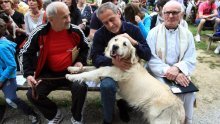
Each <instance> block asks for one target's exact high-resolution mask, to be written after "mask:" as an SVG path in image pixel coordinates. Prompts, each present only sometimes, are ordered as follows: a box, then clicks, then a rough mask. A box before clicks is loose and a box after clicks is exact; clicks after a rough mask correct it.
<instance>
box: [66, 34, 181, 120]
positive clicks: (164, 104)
mask: <svg viewBox="0 0 220 124" xmlns="http://www.w3.org/2000/svg"><path fill="white" fill-rule="evenodd" d="M105 55H106V56H107V57H110V58H111V57H115V56H116V55H118V56H120V57H121V58H127V59H128V58H130V60H131V63H132V67H131V68H130V69H129V70H126V71H123V70H121V69H119V68H117V67H115V66H106V67H100V68H98V69H95V70H92V71H88V70H87V69H88V68H87V67H84V69H85V70H83V71H88V72H83V73H80V74H67V75H66V78H67V79H68V80H70V81H95V82H99V81H100V78H102V77H111V78H113V79H114V80H115V81H117V82H118V86H119V94H120V96H121V97H122V98H123V99H125V100H126V101H127V102H128V103H129V104H130V105H131V106H133V107H136V108H138V109H139V110H141V111H142V112H143V114H144V119H147V120H148V121H149V123H150V124H183V123H184V120H185V111H184V108H183V103H182V101H181V100H180V99H179V98H178V97H177V96H175V95H174V94H173V93H172V92H171V91H170V89H169V87H168V86H167V85H166V84H163V83H161V82H159V81H158V80H157V79H155V78H154V77H152V76H151V75H150V74H149V73H148V72H147V71H146V69H145V68H144V67H143V66H142V65H141V64H139V62H138V57H137V56H136V49H135V48H134V47H133V46H132V44H131V43H130V41H129V40H128V39H127V38H125V37H122V36H120V35H119V36H116V37H114V38H112V39H111V40H110V41H109V44H108V46H107V48H106V50H105ZM90 69H94V68H89V70H90ZM68 70H69V71H70V72H76V71H82V70H80V69H79V68H76V67H68Z"/></svg>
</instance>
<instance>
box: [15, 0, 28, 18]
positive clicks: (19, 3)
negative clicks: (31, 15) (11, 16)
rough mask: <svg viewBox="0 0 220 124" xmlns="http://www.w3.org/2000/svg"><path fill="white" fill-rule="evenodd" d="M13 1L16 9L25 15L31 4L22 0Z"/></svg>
mask: <svg viewBox="0 0 220 124" xmlns="http://www.w3.org/2000/svg"><path fill="white" fill-rule="evenodd" d="M13 1H14V9H15V10H16V11H18V12H20V13H22V14H23V15H25V13H26V12H27V11H28V10H29V6H28V5H27V4H26V3H25V2H23V1H22V0H13Z"/></svg>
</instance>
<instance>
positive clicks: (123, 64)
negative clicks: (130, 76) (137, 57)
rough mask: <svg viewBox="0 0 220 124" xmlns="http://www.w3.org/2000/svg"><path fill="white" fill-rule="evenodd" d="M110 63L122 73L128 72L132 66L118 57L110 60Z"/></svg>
mask: <svg viewBox="0 0 220 124" xmlns="http://www.w3.org/2000/svg"><path fill="white" fill-rule="evenodd" d="M112 63H113V64H114V65H115V66H116V67H118V68H120V69H121V70H123V71H125V70H128V69H129V68H130V67H131V65H132V64H131V61H130V60H129V59H127V60H126V59H121V58H120V57H119V56H116V57H115V58H112Z"/></svg>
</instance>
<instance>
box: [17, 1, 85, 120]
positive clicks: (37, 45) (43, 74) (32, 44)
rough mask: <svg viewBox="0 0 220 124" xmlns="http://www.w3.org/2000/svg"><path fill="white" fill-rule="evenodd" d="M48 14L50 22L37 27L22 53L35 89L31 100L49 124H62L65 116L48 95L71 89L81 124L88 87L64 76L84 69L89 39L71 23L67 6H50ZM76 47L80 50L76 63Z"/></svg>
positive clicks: (26, 73)
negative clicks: (73, 67) (52, 92)
mask: <svg viewBox="0 0 220 124" xmlns="http://www.w3.org/2000/svg"><path fill="white" fill-rule="evenodd" d="M46 15H47V18H48V21H49V23H47V24H45V25H42V26H39V27H37V28H36V29H35V30H34V31H33V32H32V33H31V34H30V36H29V39H28V41H27V42H26V43H25V45H24V47H23V49H22V50H21V61H22V64H23V71H24V77H26V78H27V82H28V84H29V85H30V86H31V88H30V89H29V91H28V92H27V97H28V99H29V100H30V101H31V102H32V103H33V104H34V105H35V106H36V107H37V108H38V109H39V111H40V112H42V114H43V115H44V117H45V118H46V119H47V120H48V124H58V123H60V121H61V120H62V119H63V116H62V113H61V111H60V110H59V109H58V108H57V106H56V104H55V103H54V102H52V101H51V100H50V99H49V98H48V97H47V96H48V94H49V93H50V92H51V91H53V90H55V89H57V88H58V87H63V86H64V87H69V88H70V89H71V93H72V108H71V112H72V118H71V122H72V123H73V124H81V121H82V109H83V105H84V101H85V98H86V93H87V85H86V84H85V83H79V82H70V81H68V80H67V79H65V78H64V77H65V74H67V73H68V71H67V67H68V66H71V65H74V66H78V67H83V64H86V58H87V51H88V45H87V43H86V38H85V36H84V34H83V32H82V30H80V28H79V27H78V26H76V25H71V24H70V22H71V20H70V12H69V9H68V7H67V6H66V4H65V3H63V2H53V3H51V4H49V5H48V6H47V8H46ZM75 47H77V48H80V51H79V55H78V57H77V58H76V59H75V61H74V60H73V58H72V56H74V55H72V54H74V52H73V48H75ZM76 53H77V52H75V54H76ZM36 62H37V63H36Z"/></svg>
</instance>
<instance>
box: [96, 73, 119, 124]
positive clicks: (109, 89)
mask: <svg viewBox="0 0 220 124" xmlns="http://www.w3.org/2000/svg"><path fill="white" fill-rule="evenodd" d="M100 91H101V102H102V106H103V114H104V115H103V116H104V121H105V122H107V123H111V122H112V120H113V112H114V106H115V100H116V96H115V95H116V91H117V84H116V81H114V80H113V79H112V78H110V77H107V78H104V79H102V80H101V84H100Z"/></svg>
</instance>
